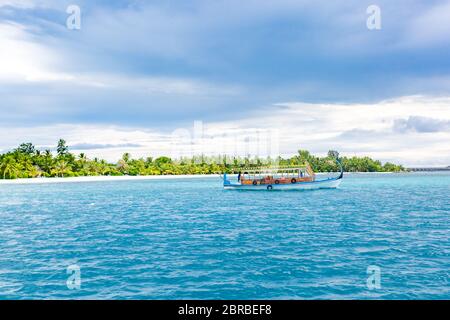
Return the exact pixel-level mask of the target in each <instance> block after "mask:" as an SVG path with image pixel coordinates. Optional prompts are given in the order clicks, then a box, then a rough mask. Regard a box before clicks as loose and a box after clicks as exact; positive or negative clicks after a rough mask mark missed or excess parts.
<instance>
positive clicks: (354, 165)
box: [0, 139, 404, 179]
mask: <svg viewBox="0 0 450 320" xmlns="http://www.w3.org/2000/svg"><path fill="white" fill-rule="evenodd" d="M337 157H339V153H338V152H337V151H329V152H328V155H327V156H326V157H316V156H313V155H311V154H310V153H309V152H308V151H306V150H299V151H298V154H297V155H296V156H293V157H291V158H288V159H283V158H281V157H279V158H278V159H270V158H267V159H249V158H237V157H232V158H230V157H226V156H222V157H205V156H197V157H192V158H181V159H176V160H173V159H171V158H168V157H159V158H156V159H153V158H151V157H148V158H146V159H143V158H141V159H133V158H132V157H131V155H130V154H129V153H125V154H124V155H123V156H122V159H120V160H119V161H118V162H117V163H108V162H106V161H105V160H100V159H97V158H94V159H88V158H87V156H86V155H85V154H84V153H80V154H79V155H78V156H75V155H74V154H72V153H70V152H69V148H68V146H67V144H66V142H65V141H64V140H62V139H61V140H59V142H58V146H57V148H56V154H53V153H52V152H51V151H50V150H45V151H41V150H38V149H36V148H35V146H34V145H33V144H32V143H23V144H21V145H20V146H19V147H18V148H17V149H15V150H13V151H11V152H8V153H5V154H2V155H0V179H16V178H35V177H79V176H99V175H111V176H118V175H133V176H136V175H159V174H163V175H176V174H209V173H222V172H225V171H226V172H229V173H230V172H237V171H239V170H240V168H249V167H261V166H270V165H274V164H275V163H277V162H278V163H279V165H282V166H287V165H300V164H304V163H305V162H308V163H309V164H310V165H311V167H312V168H313V170H314V171H316V172H333V171H339V168H338V165H337V164H336V162H335V161H334V159H336V158H337ZM340 159H341V161H342V164H343V166H344V170H345V171H349V172H355V171H360V172H386V171H389V172H396V171H403V170H404V168H403V167H402V166H400V165H396V164H392V163H385V164H384V165H383V164H382V163H381V162H380V161H376V160H372V159H371V158H369V157H363V158H359V157H352V158H347V157H342V158H340Z"/></svg>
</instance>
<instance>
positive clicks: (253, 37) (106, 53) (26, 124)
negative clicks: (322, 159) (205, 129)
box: [0, 0, 450, 164]
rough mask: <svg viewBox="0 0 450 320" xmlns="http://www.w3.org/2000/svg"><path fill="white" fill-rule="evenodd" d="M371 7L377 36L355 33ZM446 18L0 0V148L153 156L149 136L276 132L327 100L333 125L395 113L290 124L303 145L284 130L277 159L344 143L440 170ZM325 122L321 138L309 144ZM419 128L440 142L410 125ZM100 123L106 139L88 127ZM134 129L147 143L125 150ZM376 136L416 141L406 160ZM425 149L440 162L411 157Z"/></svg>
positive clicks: (318, 7)
mask: <svg viewBox="0 0 450 320" xmlns="http://www.w3.org/2000/svg"><path fill="white" fill-rule="evenodd" d="M70 4H76V5H78V6H79V7H80V8H81V30H69V29H68V28H67V27H66V19H67V17H68V14H67V13H66V8H67V6H68V5H70ZM371 4H376V5H378V6H379V7H380V9H381V21H382V24H381V26H382V28H381V30H368V29H367V27H366V20H367V18H368V14H367V13H366V9H367V7H368V6H369V5H371ZM449 17H450V2H449V1H414V0H410V1H402V0H400V1H395V2H393V1H376V2H374V1H356V0H355V1H353V0H350V1H302V0H295V1H294V0H278V1H256V0H248V1H242V0H241V1H236V0H227V1H195V0H194V1H51V0H48V1H45V0H43V1H27V0H24V1H18V0H0V50H1V52H0V98H1V99H0V113H1V114H0V115H1V116H0V125H1V126H2V127H3V130H8V132H14V133H15V134H14V136H11V135H2V137H1V138H0V149H4V150H6V149H8V148H11V147H13V146H14V145H15V143H17V142H18V141H21V140H23V139H25V140H27V141H28V140H30V141H34V142H35V143H36V144H38V145H42V146H48V145H50V144H51V143H54V142H52V139H56V137H57V136H59V135H64V136H65V138H66V139H67V140H68V141H69V143H70V144H71V145H74V146H82V145H85V146H87V145H91V146H97V149H96V148H95V147H93V148H89V150H99V151H98V152H99V154H101V153H105V152H109V154H108V155H109V156H110V157H111V158H112V157H115V156H118V155H119V152H122V151H123V150H122V149H121V147H125V146H131V147H133V148H135V149H136V150H134V151H136V152H135V153H136V154H137V155H141V154H142V155H143V154H145V153H161V152H163V151H164V150H162V149H161V148H159V147H152V146H154V145H156V144H157V143H155V140H154V139H157V140H158V141H163V140H164V139H165V137H166V138H167V135H168V134H170V133H171V132H173V130H176V129H178V128H191V127H192V125H193V122H194V121H196V120H200V121H203V122H204V123H206V124H208V126H209V128H228V130H230V128H235V129H236V127H239V125H240V124H243V123H245V126H247V127H252V128H253V127H254V128H255V129H257V128H261V127H262V128H263V129H264V122H261V119H270V117H271V116H272V117H273V118H276V119H279V120H278V122H276V121H273V122H272V123H270V124H269V125H268V126H269V127H273V128H274V129H277V130H281V129H282V128H284V127H285V126H284V125H283V124H284V123H286V122H289V121H288V120H292V119H291V118H284V119H283V118H282V117H283V115H284V116H286V117H292V116H293V115H289V116H287V115H285V113H286V110H293V112H294V114H295V116H296V117H297V116H298V117H300V116H299V115H297V114H298V113H302V112H313V113H314V110H315V109H321V108H324V106H327V105H332V106H333V107H332V109H333V111H329V112H335V113H336V118H337V117H338V115H340V114H345V113H343V112H342V110H340V108H339V106H342V108H343V109H345V110H348V109H347V106H349V105H350V106H353V108H355V109H356V108H361V106H362V107H365V106H366V107H367V106H374V107H375V108H379V109H378V110H379V112H380V113H383V112H385V111H389V112H390V110H385V109H383V108H397V106H398V110H403V111H402V112H403V113H401V112H397V113H395V115H392V116H391V117H387V118H385V119H379V121H381V123H384V124H385V127H383V128H381V127H376V128H375V129H373V130H366V129H367V127H370V125H373V121H375V120H374V119H370V118H369V119H365V122H364V121H362V120H361V119H359V118H358V119H355V121H354V122H350V123H349V124H348V125H349V127H348V130H345V129H341V131H339V130H337V127H339V125H338V124H336V123H334V122H332V121H327V118H326V117H324V118H323V119H322V118H321V117H322V116H321V115H317V116H316V117H315V118H314V121H316V122H314V123H315V124H314V126H313V127H311V128H309V126H308V123H307V122H305V123H304V122H302V121H303V120H304V118H305V117H303V118H298V119H297V121H296V122H295V123H297V124H298V125H296V124H295V123H294V124H292V126H293V128H292V130H294V129H295V130H300V129H299V128H298V127H301V128H303V129H302V130H301V131H299V134H301V135H302V137H303V138H304V139H300V140H295V139H290V138H289V139H288V138H285V136H286V134H288V133H286V134H285V133H283V132H281V136H282V137H281V138H280V139H281V141H280V145H281V146H280V149H281V151H280V152H281V153H283V154H292V153H295V151H296V150H297V149H298V148H299V147H302V146H305V147H308V146H309V147H310V148H311V149H313V150H312V151H315V152H318V153H324V152H326V151H327V150H328V149H333V148H335V146H341V149H343V150H344V152H345V153H348V154H358V155H359V154H369V155H372V156H376V157H379V158H381V159H383V160H392V161H401V162H405V161H410V162H411V163H412V164H414V163H422V162H426V163H431V162H433V163H435V164H444V163H447V162H448V164H450V150H449V147H448V146H446V145H445V141H448V140H446V139H448V136H447V133H448V132H449V131H450V130H449V126H448V125H447V122H448V121H450V118H449V114H448V111H447V110H448V108H449V106H448V104H447V103H448V101H447V100H446V98H447V97H449V96H450V94H449V92H450V59H449V54H450V37H448V34H449V31H450V19H449ZM405 97H415V98H412V99H409V98H408V99H406V100H405ZM386 101H388V102H386ZM405 101H407V102H405ZM436 104H438V105H439V107H436ZM405 105H408V107H406V108H405ZM386 106H388V107H386ZM433 108H434V109H433ZM355 109H351V110H355ZM430 109H432V110H434V111H433V112H434V113H433V112H430V111H429V110H430ZM358 111H359V110H358ZM347 112H349V113H348V116H349V117H351V114H352V112H351V111H347ZM375 114H376V113H375ZM308 115H310V113H308ZM268 121H269V122H270V120H268ZM366 122H367V123H366ZM257 123H261V124H260V125H259V127H258V125H256V124H257ZM322 123H326V124H327V126H329V135H324V138H323V140H320V143H316V142H317V141H318V140H317V139H319V138H318V137H317V132H318V131H321V130H322V128H319V126H320V125H321V124H322ZM402 123H403V124H404V125H403V127H402V126H401V124H402ZM225 124H226V125H225ZM415 124H417V126H415ZM430 125H431V126H434V127H435V128H438V129H439V130H438V131H437V132H438V133H439V134H436V132H435V131H433V130H431V131H433V133H434V135H433V136H432V135H431V134H430V130H429V129H428V130H425V131H424V130H421V128H424V127H427V128H428V127H429V126H430ZM61 128H64V129H61ZM106 128H107V129H108V130H113V131H114V134H111V136H114V137H115V138H114V139H115V140H114V141H102V140H101V139H100V138H98V136H100V135H99V134H97V133H95V132H102V131H103V132H104V131H105V130H106ZM305 128H309V129H308V130H307V129H305ZM399 128H403V130H402V129H399ZM292 130H291V131H292ZM295 130H294V131H295ZM355 130H365V134H366V136H364V139H365V141H367V144H366V145H364V146H361V145H360V144H355V139H356V138H355V137H354V136H353V137H352V138H350V136H351V134H350V133H352V132H355ZM291 131H288V132H291ZM347 131H348V132H347ZM4 132H6V131H4ZM82 132H90V133H89V134H86V135H83V134H82ZM130 132H134V133H135V135H136V136H134V138H133V135H129V133H130ZM141 134H142V135H143V136H146V135H147V138H142V137H141V138H142V141H141V143H136V140H139V139H140V138H139V137H140V136H139V135H141ZM385 135H388V136H385ZM439 135H442V137H438V136H439ZM155 137H158V138H155ZM308 137H310V138H311V139H310V140H314V141H316V142H315V143H313V144H312V145H309V144H308V141H309V140H308ZM358 137H359V138H363V136H361V135H357V138H358ZM381 137H384V138H383V139H384V140H385V139H388V140H389V141H396V139H398V140H402V139H405V140H407V139H414V140H415V141H418V143H419V142H420V144H419V145H417V150H416V152H415V153H414V155H415V156H414V155H411V154H410V153H409V152H408V149H407V148H405V150H404V152H403V153H402V152H401V150H402V145H401V144H399V145H396V144H387V143H386V141H384V140H383V142H379V143H378V144H376V142H375V141H376V140H377V139H378V140H379V139H381ZM374 138H377V139H375V140H374V141H373V142H370V141H372V140H373V139H374ZM283 139H284V140H283ZM447 144H448V143H447ZM101 145H104V146H105V148H101V147H100V146H101ZM114 145H116V146H117V148H114V147H113V146H114ZM318 145H320V146H321V147H320V148H319V147H315V146H318ZM430 146H434V147H433V148H432V149H430V148H431V147H430ZM422 151H427V152H434V153H436V152H437V153H439V156H437V157H435V158H433V159H431V158H430V159H421V158H420V157H419V156H417V154H418V153H423V152H422ZM411 157H414V159H413V160H411V159H412V158H411Z"/></svg>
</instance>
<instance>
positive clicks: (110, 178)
mask: <svg viewBox="0 0 450 320" xmlns="http://www.w3.org/2000/svg"><path fill="white" fill-rule="evenodd" d="M201 178H203V179H204V178H220V175H218V174H195V175H194V174H186V175H154V176H89V177H67V178H28V179H13V180H8V179H7V180H0V185H3V184H47V183H73V182H98V181H103V182H107V181H108V182H109V181H131V180H169V179H172V180H173V179H201Z"/></svg>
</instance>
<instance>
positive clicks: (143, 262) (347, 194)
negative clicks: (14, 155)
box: [0, 173, 450, 299]
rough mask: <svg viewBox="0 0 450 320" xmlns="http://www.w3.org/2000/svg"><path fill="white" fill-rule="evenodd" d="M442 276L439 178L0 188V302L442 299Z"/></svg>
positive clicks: (448, 198) (448, 260)
mask: <svg viewBox="0 0 450 320" xmlns="http://www.w3.org/2000/svg"><path fill="white" fill-rule="evenodd" d="M69 266H71V267H69ZM370 266H372V267H370ZM373 266H375V267H373ZM68 267H69V271H70V272H69V273H68V271H67V268H68ZM77 268H79V270H80V273H79V278H77V275H78V274H77V273H72V272H73V271H71V270H77ZM368 268H369V274H368ZM373 268H375V269H373ZM371 270H375V273H374V274H373V273H371ZM378 270H379V272H378ZM449 272H450V174H447V173H433V174H354V175H346V176H345V177H344V181H343V183H342V185H341V187H340V188H339V189H337V190H317V191H272V192H266V191H259V192H258V191H256V192H255V191H225V190H222V188H221V185H220V181H219V180H218V179H211V178H201V179H179V180H150V181H116V182H88V183H63V184H42V185H0V299H356V298H359V299H449V298H450V283H449ZM74 276H75V278H76V279H80V281H81V284H80V286H79V288H78V287H77V286H76V285H75V287H74V286H73V283H69V286H68V285H67V280H68V279H69V277H72V278H71V279H74V278H73V277H74ZM368 278H369V281H368ZM368 282H369V285H368ZM75 283H76V282H75ZM71 288H72V289H71Z"/></svg>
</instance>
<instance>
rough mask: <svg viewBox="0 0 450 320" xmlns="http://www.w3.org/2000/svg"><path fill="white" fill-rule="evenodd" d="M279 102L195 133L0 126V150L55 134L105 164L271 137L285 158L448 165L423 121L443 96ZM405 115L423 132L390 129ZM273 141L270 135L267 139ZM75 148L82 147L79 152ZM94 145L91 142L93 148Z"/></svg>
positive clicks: (48, 140)
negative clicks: (307, 154) (300, 154)
mask: <svg viewBox="0 0 450 320" xmlns="http://www.w3.org/2000/svg"><path fill="white" fill-rule="evenodd" d="M280 105H282V106H283V107H282V108H275V109H274V108H272V109H270V110H269V109H264V110H261V111H260V112H259V113H258V114H253V115H252V116H249V117H248V118H246V119H242V120H238V121H224V122H208V123H203V128H202V127H198V124H197V125H196V126H197V128H196V129H195V130H194V129H193V127H186V128H170V129H169V128H168V130H166V131H164V132H162V131H156V130H147V129H133V128H126V127H114V126H101V125H98V126H96V125H69V124H68V125H57V126H46V127H37V128H2V129H0V137H2V138H1V139H0V147H1V148H3V149H7V148H12V147H14V146H16V145H18V144H19V143H20V142H25V141H33V142H34V143H36V144H37V145H38V146H41V147H44V146H51V145H54V144H55V142H56V141H57V139H58V138H60V137H62V138H65V139H66V140H67V142H68V143H69V145H76V146H78V147H77V149H80V150H77V152H83V151H84V152H86V153H87V154H88V155H90V156H91V157H94V156H95V157H101V158H107V159H108V160H110V161H113V160H117V159H118V158H119V157H120V156H121V154H122V153H124V152H131V153H132V155H133V156H134V157H146V156H150V155H151V156H157V155H170V156H180V155H190V154H189V153H190V152H192V153H195V154H200V153H204V154H209V155H222V154H229V155H233V154H236V155H241V156H242V155H247V154H248V153H249V154H250V155H252V156H254V155H256V154H259V155H260V156H264V155H265V154H264V152H265V151H267V150H264V147H267V146H264V143H265V141H268V140H267V139H269V140H271V141H269V142H267V143H269V144H271V146H275V148H276V150H279V153H281V154H282V155H284V156H287V155H293V154H295V153H296V152H297V150H298V149H307V150H310V151H312V152H313V153H317V154H325V153H326V152H327V151H328V150H329V149H335V150H339V151H340V152H341V153H342V154H343V155H347V156H353V155H357V156H366V155H367V156H371V157H374V158H376V159H380V160H382V161H394V162H399V163H402V164H404V165H407V166H414V165H450V144H449V143H448V141H450V130H448V128H447V127H442V126H438V127H436V128H432V129H433V130H431V131H433V132H429V131H430V127H429V125H430V124H431V125H432V124H433V123H439V124H442V123H448V122H449V121H450V97H446V98H429V97H420V96H415V97H404V98H399V99H394V100H389V101H382V102H380V103H376V104H358V105H356V104H347V105H345V104H306V103H297V102H290V103H283V104H280ZM419 117H421V118H419ZM411 118H412V119H418V118H419V119H422V120H423V119H424V118H426V119H432V120H431V121H427V122H426V125H427V130H422V131H423V132H420V130H400V131H399V130H397V129H396V123H397V122H398V121H399V120H400V121H401V120H402V119H403V120H405V121H408V119H411ZM407 123H408V122H407ZM397 125H398V123H397ZM419 125H423V122H421V124H420V123H419ZM171 129H174V130H177V134H176V135H172V134H171ZM438 129H441V131H439V130H438ZM183 134H184V135H185V137H184V138H182V136H183ZM186 136H187V137H186ZM12 137H13V138H12ZM258 137H259V138H258ZM258 139H259V140H258ZM273 140H276V141H275V144H274V141H273ZM257 141H259V143H260V144H261V142H262V148H260V147H261V145H259V146H255V143H256V142H257ZM105 144H108V145H110V148H108V147H107V146H106V147H105ZM80 145H81V146H82V145H87V146H89V147H86V150H81V149H82V148H79V146H80ZM95 145H98V146H99V147H98V148H97V149H95ZM258 148H260V149H259V150H258ZM273 151H274V150H272V152H273ZM230 152H231V153H230ZM271 155H272V156H273V153H272V154H271Z"/></svg>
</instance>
